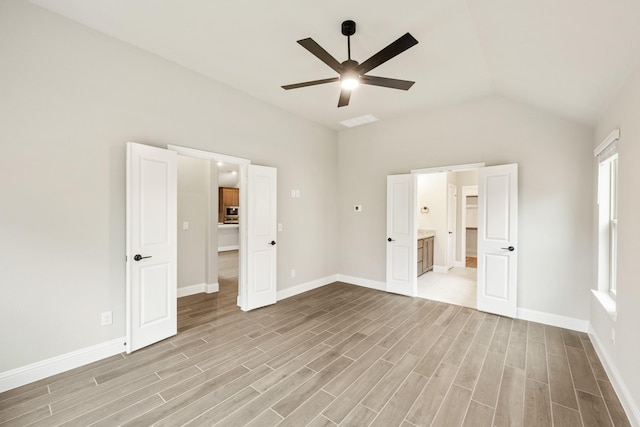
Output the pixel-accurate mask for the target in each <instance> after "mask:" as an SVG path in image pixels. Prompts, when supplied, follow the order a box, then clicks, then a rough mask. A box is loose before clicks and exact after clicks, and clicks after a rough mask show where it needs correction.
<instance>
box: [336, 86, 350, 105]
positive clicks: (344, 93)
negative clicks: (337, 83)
mask: <svg viewBox="0 0 640 427" xmlns="http://www.w3.org/2000/svg"><path fill="white" fill-rule="evenodd" d="M349 98H351V91H350V90H347V89H342V90H341V91H340V99H339V100H338V108H340V107H346V106H347V105H349Z"/></svg>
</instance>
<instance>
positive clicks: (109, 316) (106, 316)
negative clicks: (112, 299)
mask: <svg viewBox="0 0 640 427" xmlns="http://www.w3.org/2000/svg"><path fill="white" fill-rule="evenodd" d="M112 323H113V311H104V312H102V314H101V315H100V325H101V326H107V325H110V324H112Z"/></svg>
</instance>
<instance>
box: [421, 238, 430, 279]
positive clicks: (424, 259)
mask: <svg viewBox="0 0 640 427" xmlns="http://www.w3.org/2000/svg"><path fill="white" fill-rule="evenodd" d="M433 240H434V237H433V236H431V237H425V238H423V239H418V276H420V275H422V274H424V273H426V272H427V271H431V270H433Z"/></svg>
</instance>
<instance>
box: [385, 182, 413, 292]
mask: <svg viewBox="0 0 640 427" xmlns="http://www.w3.org/2000/svg"><path fill="white" fill-rule="evenodd" d="M415 201H416V185H415V176H414V175H389V176H387V291H388V292H393V293H396V294H402V295H408V296H416V295H417V294H418V276H417V275H418V265H417V263H418V253H417V250H418V249H417V246H418V242H417V236H416V226H415V224H416V210H415Z"/></svg>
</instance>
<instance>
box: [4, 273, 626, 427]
mask: <svg viewBox="0 0 640 427" xmlns="http://www.w3.org/2000/svg"><path fill="white" fill-rule="evenodd" d="M220 285H221V289H220V292H219V293H218V294H210V295H207V294H198V295H192V296H189V297H184V298H181V299H180V300H179V303H178V305H179V330H180V332H179V333H178V335H177V336H175V337H173V338H171V339H168V340H165V341H163V342H160V343H157V344H155V345H153V346H151V347H148V348H146V349H143V350H141V351H138V352H136V353H134V354H131V355H125V354H121V355H117V356H113V357H110V358H108V359H105V360H102V361H99V362H96V363H93V364H90V365H87V366H84V367H81V368H78V369H74V370H72V371H69V372H66V373H62V374H59V375H56V376H53V377H50V378H47V379H44V380H41V381H37V382H35V383H32V384H29V385H26V386H24V387H20V388H17V389H14V390H10V391H7V392H5V393H2V394H0V425H2V426H27V425H34V426H55V425H68V426H89V425H92V426H117V425H124V426H150V425H156V426H182V425H186V426H210V425H220V426H261V427H265V426H275V425H280V426H305V425H309V426H336V425H341V426H366V425H372V426H386V427H388V426H408V427H410V426H430V425H434V426H562V427H565V426H574V425H575V426H628V425H630V424H629V422H628V420H627V418H626V416H625V413H624V411H623V409H622V407H621V405H620V402H619V401H618V398H617V397H616V395H615V393H614V391H613V387H612V386H611V384H610V382H609V379H608V378H607V376H606V374H605V372H604V370H603V368H602V365H601V364H600V361H599V360H598V357H597V356H596V353H595V351H594V349H593V346H592V344H591V342H590V341H589V338H588V336H587V335H586V334H583V333H578V332H574V331H569V330H564V329H560V328H555V327H549V326H544V325H540V324H536V323H532V322H526V321H522V320H513V319H508V318H503V317H499V316H494V315H490V314H485V313H481V312H478V311H476V310H473V309H469V308H465V307H459V306H454V305H449V304H446V303H440V302H435V301H429V300H424V299H420V298H407V297H403V296H398V295H392V294H387V293H384V292H379V291H374V290H371V289H366V288H361V287H357V286H353V285H348V284H344V283H334V284H331V285H328V286H325V287H322V288H319V289H316V290H313V291H310V292H307V293H305V294H302V295H298V296H295V297H292V298H289V299H286V300H283V301H280V302H278V303H277V304H276V305H274V306H271V307H266V308H263V309H259V310H255V311H252V312H249V313H243V312H241V311H239V310H238V309H237V307H236V306H235V298H236V293H235V288H234V287H235V284H234V283H233V279H224V280H221V284H220Z"/></svg>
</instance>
